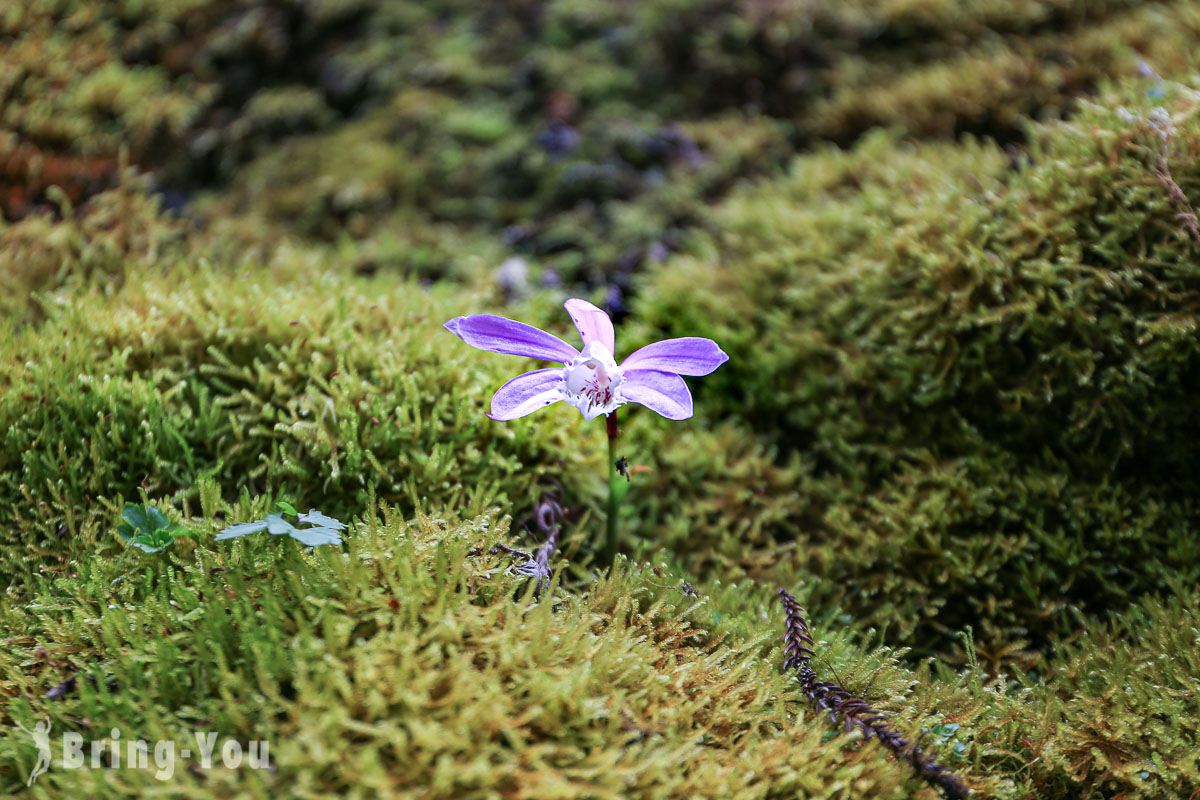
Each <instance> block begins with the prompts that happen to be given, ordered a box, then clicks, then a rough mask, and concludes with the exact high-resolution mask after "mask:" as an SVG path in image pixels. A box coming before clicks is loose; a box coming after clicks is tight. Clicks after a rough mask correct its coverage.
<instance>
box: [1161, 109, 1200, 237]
mask: <svg viewBox="0 0 1200 800" xmlns="http://www.w3.org/2000/svg"><path fill="white" fill-rule="evenodd" d="M1150 126H1151V127H1152V128H1154V130H1155V132H1156V133H1157V134H1158V138H1159V139H1160V141H1161V143H1162V149H1161V150H1159V152H1158V158H1157V164H1156V166H1155V169H1154V176H1155V177H1156V178H1158V182H1159V183H1160V184H1162V187H1163V189H1164V190H1166V192H1167V200H1168V201H1169V202H1170V203H1171V207H1172V208H1174V209H1175V211H1176V216H1177V217H1178V218H1179V219H1180V220H1181V221H1182V222H1183V226H1184V227H1185V228H1187V230H1188V233H1190V234H1191V235H1192V239H1193V240H1194V241H1195V242H1196V245H1197V246H1200V220H1197V217H1196V209H1194V208H1192V204H1191V203H1190V202H1189V201H1188V198H1187V195H1186V194H1184V193H1183V189H1182V188H1180V186H1179V184H1178V183H1176V182H1175V178H1174V177H1172V175H1171V163H1170V161H1169V160H1168V154H1169V153H1170V147H1171V134H1172V132H1173V128H1174V126H1173V124H1172V123H1171V119H1170V117H1167V116H1166V115H1165V114H1164V115H1162V117H1161V118H1158V119H1155V118H1153V117H1152V118H1151V120H1150Z"/></svg>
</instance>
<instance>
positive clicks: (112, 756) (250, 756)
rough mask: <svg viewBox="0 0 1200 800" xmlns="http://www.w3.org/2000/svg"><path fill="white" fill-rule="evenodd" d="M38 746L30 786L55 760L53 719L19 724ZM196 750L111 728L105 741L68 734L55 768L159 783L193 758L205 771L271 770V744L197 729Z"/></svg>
mask: <svg viewBox="0 0 1200 800" xmlns="http://www.w3.org/2000/svg"><path fill="white" fill-rule="evenodd" d="M17 727H19V728H20V729H21V730H23V731H25V733H27V734H28V735H29V736H30V737H31V738H32V739H33V745H34V747H36V748H37V751H38V759H37V763H36V764H35V765H34V768H33V769H32V770H31V771H30V773H29V780H28V781H27V782H26V785H27V786H32V785H33V782H34V781H36V780H37V779H38V778H39V777H41V776H42V775H44V774H45V773H46V772H47V771H49V769H50V767H51V763H52V761H53V756H54V751H55V748H54V743H53V742H52V740H51V736H50V728H51V724H50V718H49V717H47V718H45V719H42V720H39V721H38V722H37V723H36V724H35V725H34V727H33V729H32V730H30V729H29V728H26V727H25V726H24V725H21V724H20V723H17ZM192 738H193V741H194V743H195V744H194V746H188V747H179V746H177V744H176V742H175V741H174V740H171V739H159V740H157V741H153V742H150V741H147V740H146V739H141V738H138V739H127V738H123V737H122V735H121V730H120V729H119V728H112V729H111V730H110V731H109V738H107V739H90V740H88V739H84V737H83V735H82V734H80V733H75V732H74V731H67V732H66V733H64V734H63V735H62V736H61V737H60V741H59V748H58V752H59V753H60V754H61V757H60V760H59V762H58V763H57V764H55V765H54V766H55V767H56V768H61V769H141V770H147V769H153V770H154V777H155V778H157V779H158V780H160V781H167V780H170V779H171V778H172V777H173V776H174V775H175V769H176V765H177V764H178V763H179V762H180V761H191V760H193V759H194V760H195V763H196V764H197V765H198V766H199V767H200V768H202V769H211V768H212V767H213V765H214V764H218V763H219V764H221V765H223V766H225V767H226V768H228V769H267V770H269V769H272V768H273V767H272V765H271V755H270V742H268V741H266V740H263V739H253V740H250V741H248V742H246V743H245V744H244V745H243V743H242V742H241V741H239V740H237V739H221V738H220V737H219V736H218V734H217V733H216V732H215V731H193V732H192Z"/></svg>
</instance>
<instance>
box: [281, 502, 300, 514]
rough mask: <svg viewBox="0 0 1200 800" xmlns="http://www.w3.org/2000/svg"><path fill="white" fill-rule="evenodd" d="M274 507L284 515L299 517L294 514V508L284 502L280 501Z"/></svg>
mask: <svg viewBox="0 0 1200 800" xmlns="http://www.w3.org/2000/svg"><path fill="white" fill-rule="evenodd" d="M275 507H276V508H278V509H279V510H280V511H282V512H283V513H285V514H291V515H292V516H293V517H295V516H299V515H298V514H297V512H296V507H295V506H293V505H292V504H291V503H289V502H288V501H286V500H280V501H278V502H277V503H275Z"/></svg>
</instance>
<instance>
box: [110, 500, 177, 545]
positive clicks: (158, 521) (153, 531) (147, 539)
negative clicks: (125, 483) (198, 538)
mask: <svg viewBox="0 0 1200 800" xmlns="http://www.w3.org/2000/svg"><path fill="white" fill-rule="evenodd" d="M117 535H118V536H120V537H121V538H122V539H123V540H124V541H125V543H126V544H128V545H130V546H131V547H136V548H138V549H139V550H142V551H144V552H147V553H160V552H162V551H163V550H165V549H167V548H168V547H170V546H171V543H172V542H174V541H175V537H176V536H191V534H190V533H188V532H187V531H185V530H183V528H181V527H180V526H179V525H178V524H177V523H174V522H172V521H171V520H169V519H167V516H166V515H165V514H163V513H162V511H160V510H159V509H157V508H155V507H154V506H149V505H147V506H142V505H136V504H134V503H126V505H125V509H124V510H123V511H122V512H121V523H120V524H119V525H117Z"/></svg>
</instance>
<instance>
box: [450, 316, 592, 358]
mask: <svg viewBox="0 0 1200 800" xmlns="http://www.w3.org/2000/svg"><path fill="white" fill-rule="evenodd" d="M446 327H447V328H448V329H449V330H450V332H451V333H453V334H454V335H455V336H457V337H458V338H460V339H462V340H463V341H464V342H466V343H467V344H469V345H471V347H478V348H479V349H480V350H488V351H490V352H492V353H504V354H505V355H510V356H527V357H529V358H536V359H538V360H540V361H554V362H556V363H559V364H566V363H567V362H568V361H570V360H571V359H573V358H575V357H576V356H578V355H579V351H578V350H576V349H575V348H574V347H571V345H569V344H567V343H566V342H564V341H563V340H562V339H559V338H558V337H557V336H552V335H551V334H549V333H546V332H545V331H542V330H538V329H537V328H535V327H533V326H532V325H526V324H525V323H524V322H517V321H516V320H512V319H506V318H505V317H498V316H496V315H495V314H472V315H471V316H469V317H455V318H454V319H452V320H450V321H449V322H447V323H446Z"/></svg>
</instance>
